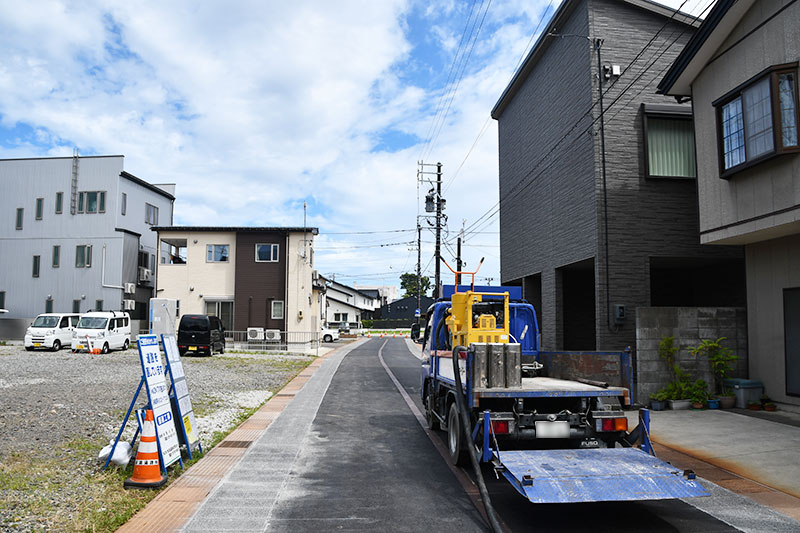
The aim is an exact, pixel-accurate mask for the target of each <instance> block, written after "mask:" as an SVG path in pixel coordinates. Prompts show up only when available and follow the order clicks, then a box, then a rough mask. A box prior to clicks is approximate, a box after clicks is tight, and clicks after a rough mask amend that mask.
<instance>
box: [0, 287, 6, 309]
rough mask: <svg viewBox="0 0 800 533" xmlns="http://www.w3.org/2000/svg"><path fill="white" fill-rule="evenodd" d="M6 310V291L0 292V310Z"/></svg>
mask: <svg viewBox="0 0 800 533" xmlns="http://www.w3.org/2000/svg"><path fill="white" fill-rule="evenodd" d="M5 308H6V291H0V309H5Z"/></svg>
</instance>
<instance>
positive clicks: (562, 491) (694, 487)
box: [493, 448, 709, 503]
mask: <svg viewBox="0 0 800 533" xmlns="http://www.w3.org/2000/svg"><path fill="white" fill-rule="evenodd" d="M498 455H499V457H498ZM493 462H494V463H495V467H496V468H497V469H498V470H499V471H501V472H502V474H503V475H504V476H505V477H506V479H507V480H508V481H509V482H510V483H511V484H512V485H514V487H515V488H516V489H517V490H518V491H519V492H520V493H521V494H522V495H523V496H525V497H526V498H528V500H530V501H531V502H533V503H576V502H600V501H632V500H664V499H671V498H694V497H697V496H709V493H708V492H707V491H706V490H705V489H704V488H703V487H702V486H701V485H700V483H698V482H697V480H695V479H687V478H686V477H684V475H683V472H682V471H681V470H679V469H678V468H675V467H674V466H672V465H670V464H668V463H665V462H664V461H661V460H660V459H658V458H656V457H653V456H652V455H648V454H647V453H645V452H643V451H641V450H639V449H636V448H597V449H579V450H523V451H516V450H515V451H505V452H500V453H499V454H497V455H495V458H494V461H493ZM689 477H692V478H693V477H694V476H689Z"/></svg>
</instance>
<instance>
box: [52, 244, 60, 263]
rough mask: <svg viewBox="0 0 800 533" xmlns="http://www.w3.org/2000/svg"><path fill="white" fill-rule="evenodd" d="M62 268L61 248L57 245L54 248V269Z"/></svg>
mask: <svg viewBox="0 0 800 533" xmlns="http://www.w3.org/2000/svg"><path fill="white" fill-rule="evenodd" d="M60 266H61V246H60V245H58V244H56V245H55V246H53V268H58V267H60Z"/></svg>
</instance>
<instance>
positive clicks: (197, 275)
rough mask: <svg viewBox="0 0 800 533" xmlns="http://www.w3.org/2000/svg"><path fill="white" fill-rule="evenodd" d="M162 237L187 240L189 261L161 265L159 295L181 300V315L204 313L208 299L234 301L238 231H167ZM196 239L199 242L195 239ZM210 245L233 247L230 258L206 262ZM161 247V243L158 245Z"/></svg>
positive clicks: (157, 293)
mask: <svg viewBox="0 0 800 533" xmlns="http://www.w3.org/2000/svg"><path fill="white" fill-rule="evenodd" d="M159 238H160V239H167V240H173V239H186V244H187V248H186V263H185V264H180V265H168V264H164V263H160V262H159V264H158V276H157V287H156V289H157V290H156V297H157V298H174V299H177V300H180V309H181V315H183V314H186V313H205V312H206V309H205V301H206V300H231V301H232V300H233V295H234V282H235V271H236V263H235V262H236V233H234V232H219V233H214V232H203V231H198V232H172V231H170V232H164V233H161V234H160V235H159ZM195 240H196V241H197V242H196V243H195V242H194V241H195ZM208 244H227V245H229V246H230V256H229V261H228V262H226V263H213V262H212V263H209V262H207V261H206V246H207V245H208ZM159 246H160V244H159Z"/></svg>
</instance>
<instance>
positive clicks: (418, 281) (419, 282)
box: [417, 219, 422, 324]
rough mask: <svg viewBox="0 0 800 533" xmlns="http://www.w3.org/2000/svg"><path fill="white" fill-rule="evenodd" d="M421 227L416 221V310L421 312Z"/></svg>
mask: <svg viewBox="0 0 800 533" xmlns="http://www.w3.org/2000/svg"><path fill="white" fill-rule="evenodd" d="M421 270H422V226H420V225H419V219H417V309H419V310H420V311H422V279H421V276H422V272H421ZM419 319H420V317H417V324H419Z"/></svg>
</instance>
